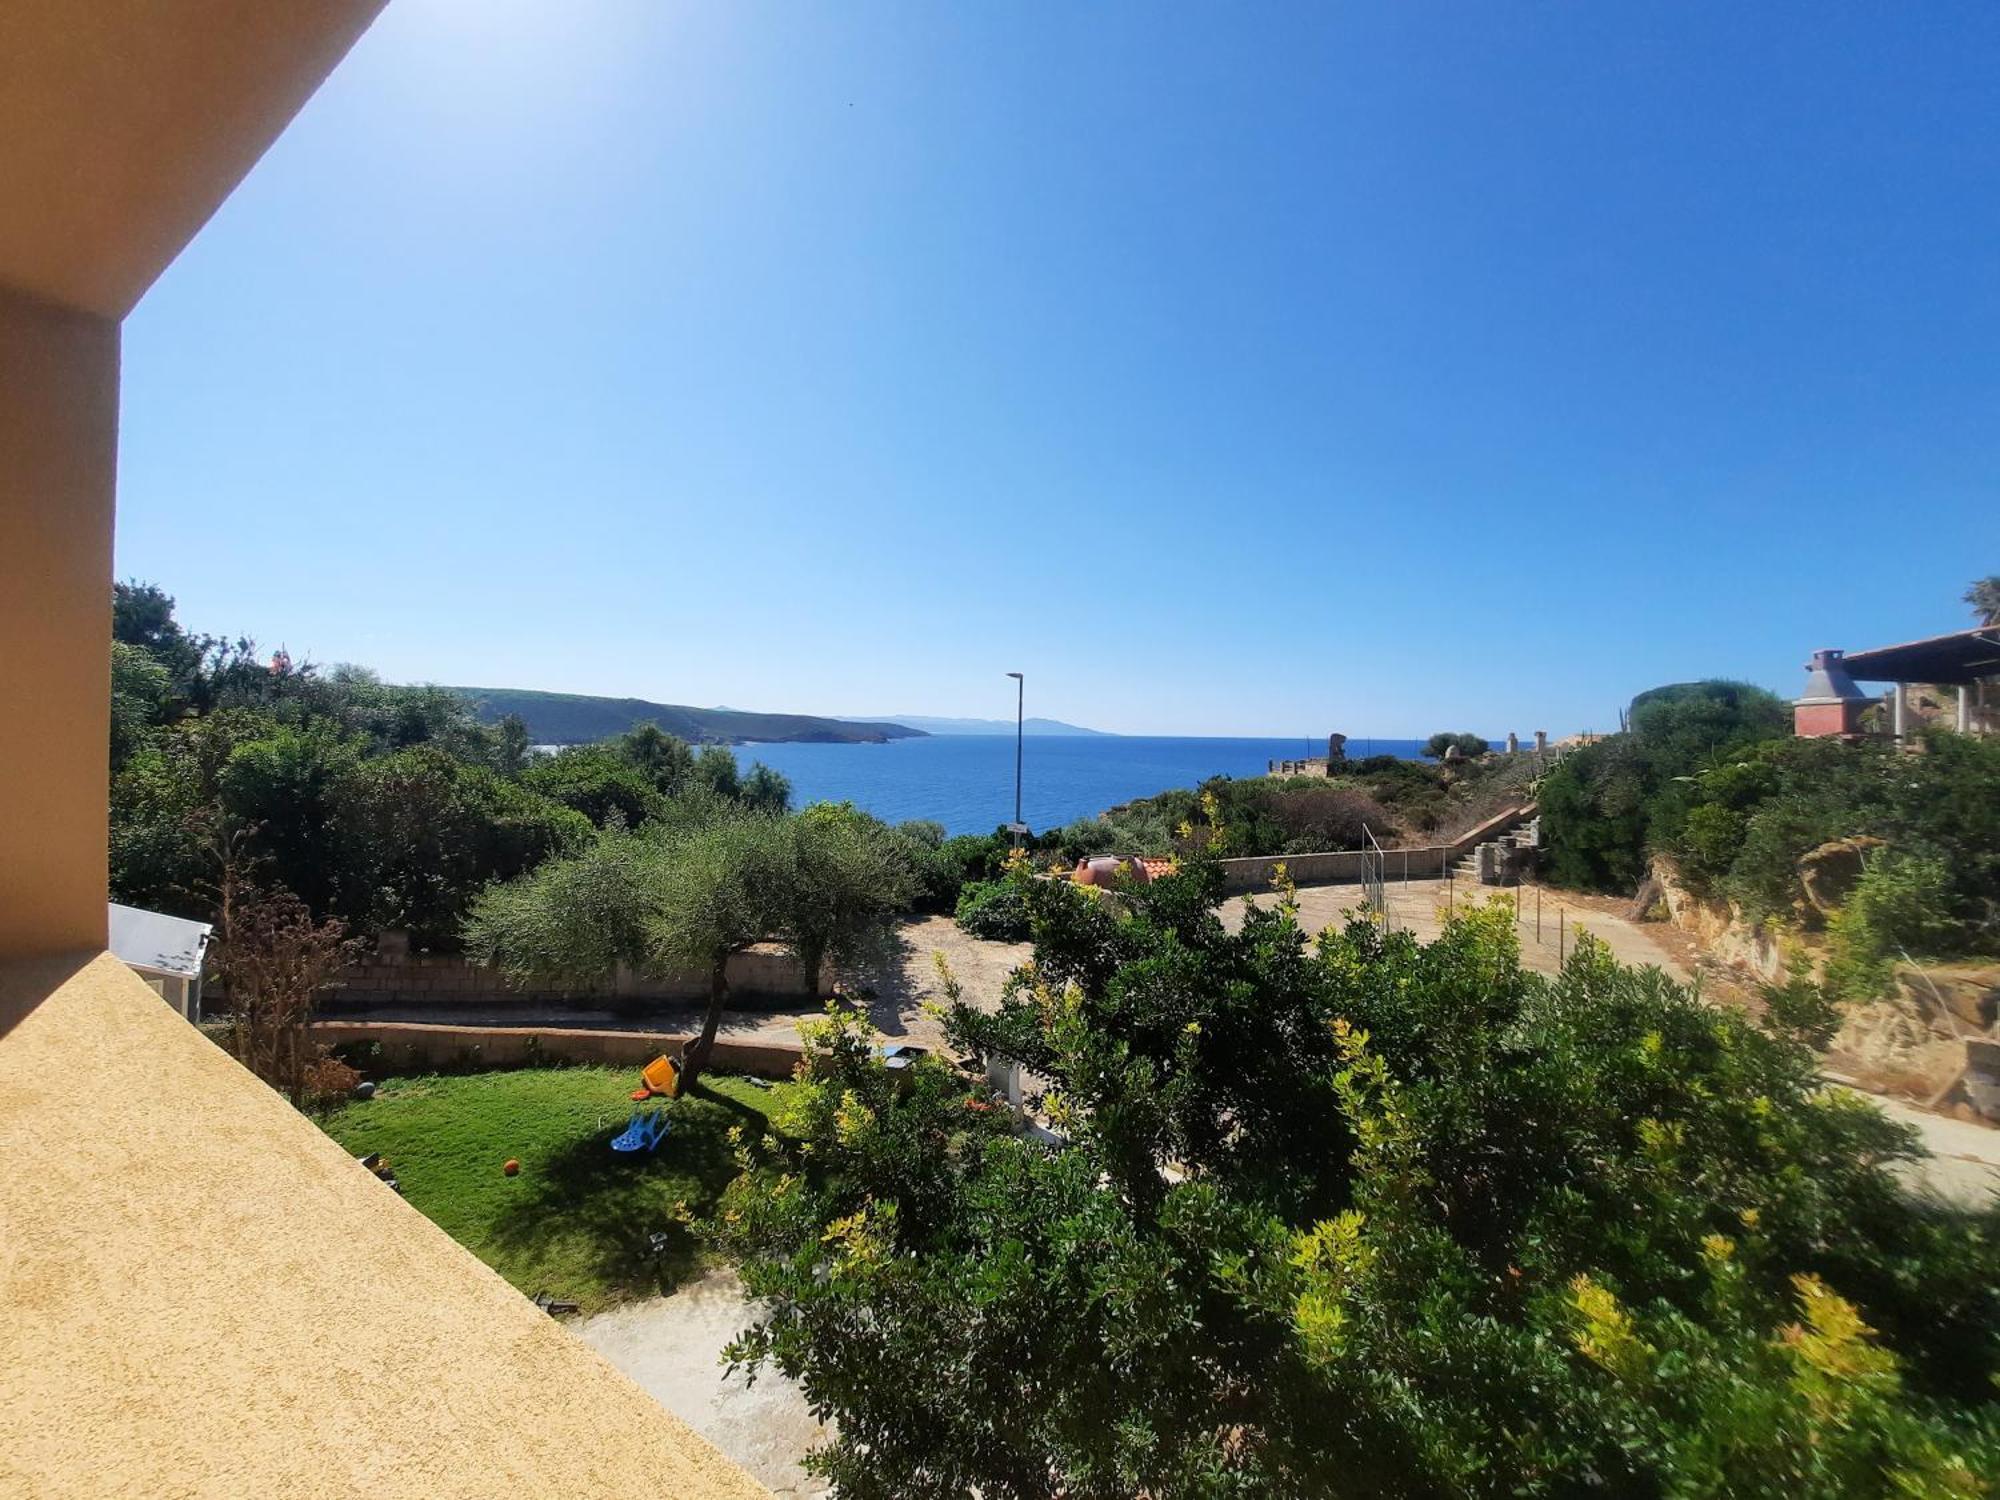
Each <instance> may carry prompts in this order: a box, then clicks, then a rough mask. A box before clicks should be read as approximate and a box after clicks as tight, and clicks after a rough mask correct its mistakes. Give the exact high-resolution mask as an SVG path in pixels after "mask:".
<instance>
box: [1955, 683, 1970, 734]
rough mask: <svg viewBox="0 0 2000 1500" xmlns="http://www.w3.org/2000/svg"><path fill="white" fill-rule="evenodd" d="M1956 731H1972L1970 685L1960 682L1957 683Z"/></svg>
mask: <svg viewBox="0 0 2000 1500" xmlns="http://www.w3.org/2000/svg"><path fill="white" fill-rule="evenodd" d="M1958 732H1959V733H1960V734H1970V733H1972V686H1971V684H1970V683H1964V682H1961V683H1960V684H1959V685H1958Z"/></svg>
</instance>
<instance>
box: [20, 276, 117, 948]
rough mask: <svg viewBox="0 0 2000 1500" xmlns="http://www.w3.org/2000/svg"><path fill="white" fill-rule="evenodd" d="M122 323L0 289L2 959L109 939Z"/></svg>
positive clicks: (97, 944)
mask: <svg viewBox="0 0 2000 1500" xmlns="http://www.w3.org/2000/svg"><path fill="white" fill-rule="evenodd" d="M117 470H118V325H117V324H116V323H114V322H112V321H110V320H109V319H107V318H100V317H96V316H93V315H92V314H89V313H83V312H76V311H72V310H70V309H67V308H60V307H56V306H54V305H52V304H50V303H46V302H42V301H39V300H37V299H35V298H32V297H26V296H22V295H20V294H19V293H16V292H14V291H12V290H10V289H8V288H6V287H0V643H4V644H0V698H4V700H5V702H6V704H7V716H8V717H7V732H6V733H5V734H0V958H20V957H26V956H28V955H30V954H40V953H60V952H66V951H71V950H75V949H85V948H97V949H101V948H103V946H104V944H105V939H106V930H105V929H106V911H105V897H106V850H107V844H108V841H109V833H108V829H107V814H106V807H105V786H106V783H107V782H108V781H109V779H110V765H109V762H110V754H111V752H110V739H111V511H112V496H113V488H114V485H115V482H116V476H117Z"/></svg>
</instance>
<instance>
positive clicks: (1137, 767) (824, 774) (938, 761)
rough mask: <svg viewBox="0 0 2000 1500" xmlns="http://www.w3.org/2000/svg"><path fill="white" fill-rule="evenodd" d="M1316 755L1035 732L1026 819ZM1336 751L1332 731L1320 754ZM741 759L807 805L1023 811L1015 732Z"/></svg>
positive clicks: (945, 817)
mask: <svg viewBox="0 0 2000 1500" xmlns="http://www.w3.org/2000/svg"><path fill="white" fill-rule="evenodd" d="M1419 744H1420V742H1419V741H1417V740H1361V739H1350V740H1349V741H1348V742H1347V753H1348V755H1349V757H1350V758H1353V759H1359V758H1360V757H1362V756H1364V755H1399V756H1402V757H1403V758H1405V759H1414V758H1415V756H1416V753H1417V749H1418V746H1419ZM1306 753H1307V751H1306V744H1305V741H1303V740H1297V739H1288V740H1227V739H1153V738H1147V737H1141V736H1125V735H1117V736H1112V735H1106V736H1103V737H1101V738H1100V737H1093V736H1079V737H1076V738H1070V737H1067V736H1032V735H1031V736H1030V737H1029V738H1028V741H1027V754H1026V757H1025V765H1024V769H1023V774H1022V793H1021V803H1022V816H1023V817H1024V818H1025V819H1026V820H1027V822H1028V826H1029V827H1031V828H1034V829H1037V830H1040V829H1044V828H1053V827H1056V826H1058V825H1059V824H1063V823H1067V822H1069V821H1070V820H1071V819H1073V818H1083V817H1090V816H1092V815H1094V814H1096V813H1101V812H1103V811H1104V810H1105V809H1106V808H1107V807H1115V806H1116V805H1117V804H1119V803H1120V802H1129V801H1131V800H1132V799H1133V798H1134V797H1149V796H1151V795H1152V794H1153V793H1155V792H1163V791H1165V790H1167V788H1169V787H1176V786H1193V785H1194V784H1195V783H1196V782H1198V781H1200V780H1202V779H1203V778H1205V777H1208V776H1216V775H1229V776H1262V775H1263V774H1264V768H1265V763H1266V762H1267V761H1272V760H1278V759H1282V758H1298V757H1300V756H1303V755H1305V754H1306ZM1313 753H1315V754H1319V755H1324V754H1325V753H1326V742H1325V741H1324V740H1321V741H1320V743H1319V745H1318V746H1317V747H1316V748H1315V750H1314V751H1313ZM736 759H737V761H738V762H739V763H740V764H741V765H742V766H743V767H744V768H745V769H746V770H747V769H748V768H749V766H750V763H751V762H752V761H754V760H761V761H763V762H764V764H766V765H767V766H770V767H772V768H773V769H775V770H779V771H782V772H784V773H785V775H786V776H788V777H790V778H791V782H792V801H793V803H794V805H795V806H801V807H802V806H804V805H805V804H806V803H808V802H820V801H836V802H837V801H851V802H853V803H854V804H855V806H857V807H860V808H863V809H865V810H867V811H868V812H872V813H874V814H875V815H876V816H877V817H878V818H884V819H886V820H887V821H889V822H891V823H900V822H902V821H903V820H904V819H905V818H930V819H932V820H933V821H935V822H939V823H942V824H944V826H945V828H946V830H947V831H948V832H951V833H991V832H992V831H993V829H994V828H995V827H996V826H998V825H999V824H1001V823H1005V822H1008V821H1009V820H1011V819H1012V818H1013V816H1014V737H1013V736H1012V735H1011V734H1010V735H969V734H968V735H944V734H940V735H932V736H930V737H929V738H927V739H920V740H896V741H893V742H891V743H889V744H886V745H739V746H737V748H736Z"/></svg>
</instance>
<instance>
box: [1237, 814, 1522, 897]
mask: <svg viewBox="0 0 2000 1500" xmlns="http://www.w3.org/2000/svg"><path fill="white" fill-rule="evenodd" d="M1534 815H1535V809H1534V805H1533V804H1532V803H1530V804H1528V805H1526V806H1523V807H1510V808H1508V809H1507V810H1506V811H1504V812H1501V813H1497V814H1495V815H1494V816H1493V817H1490V818H1488V819H1487V820H1486V821H1485V822H1484V823H1481V824H1480V825H1479V826H1478V827H1476V828H1472V829H1469V830H1468V831H1467V832H1465V833H1462V834H1460V835H1459V836H1458V837H1457V838H1455V839H1453V840H1452V841H1451V842H1450V843H1448V844H1426V845H1424V846H1422V847H1421V848H1416V849H1384V850H1383V851H1382V876H1383V879H1385V880H1402V879H1404V878H1405V877H1406V876H1407V877H1408V878H1409V879H1411V880H1441V879H1443V878H1444V876H1445V873H1446V871H1448V870H1449V869H1450V868H1451V866H1452V865H1454V864H1456V863H1457V862H1458V861H1459V860H1460V859H1463V858H1464V857H1465V856H1466V855H1467V854H1468V853H1470V852H1471V851H1472V850H1474V849H1477V848H1478V847H1479V846H1480V845H1481V844H1483V843H1485V842H1486V841H1487V840H1489V839H1494V838H1498V837H1499V836H1500V835H1501V834H1503V833H1505V832H1507V831H1508V830H1509V829H1511V828H1514V827H1517V826H1518V825H1520V824H1521V823H1524V822H1526V821H1527V820H1528V819H1529V818H1531V817H1533V816H1534ZM1368 857H1369V855H1368V852H1367V851H1365V850H1361V849H1337V850H1332V851H1329V852H1327V853H1323V854H1260V855H1256V856H1254V857H1252V858H1248V859H1225V860H1223V861H1222V878H1223V882H1224V889H1225V890H1227V891H1229V892H1230V894H1232V895H1238V894H1241V893H1242V892H1245V891H1260V890H1266V889H1268V888H1269V887H1270V884H1271V877H1272V876H1273V875H1275V874H1276V873H1277V870H1278V866H1279V865H1283V866H1284V867H1285V871H1286V873H1287V874H1289V875H1290V876H1291V878H1292V881H1293V883H1294V884H1297V885H1338V884H1342V883H1344V882H1347V881H1358V880H1360V879H1361V877H1362V874H1363V873H1364V866H1365V862H1366V861H1367V859H1368Z"/></svg>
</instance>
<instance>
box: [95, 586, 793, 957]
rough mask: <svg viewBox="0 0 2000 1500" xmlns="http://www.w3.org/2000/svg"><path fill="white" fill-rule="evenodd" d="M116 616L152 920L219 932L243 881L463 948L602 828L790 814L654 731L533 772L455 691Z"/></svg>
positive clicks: (135, 883) (131, 896)
mask: <svg viewBox="0 0 2000 1500" xmlns="http://www.w3.org/2000/svg"><path fill="white" fill-rule="evenodd" d="M112 614H113V629H114V636H115V642H114V645H113V648H112V669H113V670H112V694H113V699H112V750H113V758H112V765H113V778H112V785H111V799H110V800H111V890H112V894H113V896H114V897H115V898H117V899H119V900H123V901H129V902H132V903H134V904H137V905H140V906H146V907H151V908H156V909H159V910H165V911H170V912H178V913H183V914H186V915H189V916H197V917H205V918H207V917H213V916H214V915H215V891H216V886H217V882H218V881H219V880H220V879H221V878H222V877H223V875H224V873H225V872H224V866H225V865H227V866H229V867H230V869H231V870H232V871H233V873H234V874H235V875H236V876H239V877H243V878H248V879H254V880H255V881H257V882H258V883H260V884H265V885H270V886H276V887H282V888H283V889H285V890H288V891H290V892H292V893H293V894H295V895H296V896H298V897H299V898H300V899H301V900H302V901H304V902H305V904H306V905H307V907H308V908H309V909H310V910H311V911H312V912H313V913H314V914H315V915H316V916H319V917H327V916H334V917H338V918H340V919H342V920H343V921H344V922H346V924H347V925H348V926H349V927H350V928H351V929H352V930H354V931H356V932H359V933H362V934H365V935H372V934H373V933H375V932H378V931H380V930H382V929H384V928H388V927H401V928H407V929H408V930H409V931H410V933H411V935H412V936H413V937H414V938H415V939H416V940H417V941H418V942H419V943H420V944H425V945H431V946H449V945H451V944H453V943H455V942H456V941H457V936H458V932H459V929H460V925H461V923H462V921H463V919H464V916H465V913H466V910H467V908H468V905H469V903H470V902H471V900H472V898H473V896H474V895H475V894H476V893H477V892H478V891H479V890H480V889H481V888H483V887H484V886H485V885H487V884H488V883H489V882H491V881H495V880H507V879H510V878H512V877H514V876H517V875H520V874H522V873H524V872H525V871H527V870H530V869H532V868H534V867H535V866H536V865H537V864H538V863H540V862H541V861H543V860H545V859H548V858H550V857H551V856H553V855H557V854H561V853H565V852H569V851H573V850H574V849H576V848H577V847H579V846H580V845H581V844H582V843H583V842H585V841H587V840H588V839H589V838H590V837H591V836H592V833H593V827H592V825H596V826H597V827H600V828H602V827H610V826H614V825H615V826H621V827H626V828H635V827H639V826H641V825H643V824H646V823H649V822H655V821H662V820H664V821H666V822H669V823H675V824H681V823H686V822H689V821H701V820H704V819H707V818H709V817H711V816H712V815H713V814H714V812H715V811H716V809H717V808H719V807H721V808H738V807H743V808H750V809H753V810H758V811H763V812H770V813H780V812H783V811H784V810H785V809H786V808H787V807H788V805H789V803H790V798H791V789H790V787H789V785H788V784H787V783H786V781H785V779H784V778H783V777H782V776H779V775H778V774H777V773H775V772H773V771H770V770H769V769H768V768H766V767H763V766H753V767H752V768H751V770H750V772H749V774H748V775H746V776H743V777H741V778H739V777H738V774H737V769H736V761H735V757H734V756H733V755H732V754H731V753H730V752H729V751H728V750H727V749H724V748H721V747H717V746H711V747H708V748H707V749H705V750H704V751H703V752H702V753H701V754H700V755H698V756H697V755H696V754H695V753H694V752H693V751H692V750H691V749H690V747H689V746H688V745H686V744H685V743H683V742H682V741H680V740H677V739H675V738H674V737H673V736H671V735H667V734H663V733H661V732H660V730H659V729H658V728H657V727H655V726H651V725H642V726H640V727H639V728H638V729H636V730H634V731H633V732H632V733H631V734H629V735H626V736H624V737H623V738H621V739H619V740H615V741H611V742H608V743H606V744H602V745H591V746H583V747H578V748H574V749H569V750H565V751H562V752H561V753H559V754H555V755H550V756H541V757H530V756H529V755H528V753H527V744H526V731H525V730H524V729H523V728H522V726H521V725H520V723H519V721H518V720H517V721H515V722H514V723H512V724H502V725H499V726H495V727H492V728H489V727H487V726H485V725H483V724H481V723H479V722H478V720H477V719H476V718H475V717H474V715H473V713H472V710H471V708H470V706H469V705H468V704H467V703H466V702H465V700H464V699H463V698H462V697H460V696H459V695H458V694H455V693H452V692H450V691H448V690H446V689H443V688H434V687H394V686H390V685H387V684H384V683H383V682H381V681H380V680H379V679H377V678H376V677H375V675H374V674H373V673H371V672H368V671H366V670H364V669H361V668H357V667H335V668H333V669H331V670H329V671H326V672H322V671H320V670H319V669H318V668H316V667H314V666H312V665H310V664H300V663H295V662H293V661H291V660H290V659H289V658H287V657H286V656H285V655H284V654H283V653H282V652H281V653H278V654H277V655H275V656H273V657H272V658H270V659H269V660H268V661H265V660H261V659H259V658H258V657H257V655H256V653H255V650H254V648H253V646H252V645H251V643H250V642H249V641H247V640H239V641H235V642H225V641H221V640H218V639H216V638H214V637H209V636H192V635H189V634H188V633H186V632H185V631H184V630H182V628H181V627H180V625H179V624H178V623H177V622H176V620H175V619H174V614H173V600H172V599H170V598H168V597H167V596H166V595H165V594H164V593H162V592H161V591H160V590H158V589H157V588H153V587H150V586H146V585H136V584H120V585H118V586H117V588H116V590H115V591H114V595H113V601H112Z"/></svg>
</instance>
